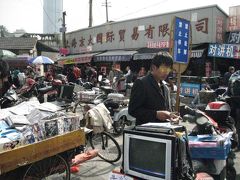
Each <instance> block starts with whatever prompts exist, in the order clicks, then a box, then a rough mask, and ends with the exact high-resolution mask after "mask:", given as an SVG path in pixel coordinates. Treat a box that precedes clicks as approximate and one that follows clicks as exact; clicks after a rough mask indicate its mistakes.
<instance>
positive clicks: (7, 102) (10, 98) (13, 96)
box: [0, 87, 19, 109]
mask: <svg viewBox="0 0 240 180" xmlns="http://www.w3.org/2000/svg"><path fill="white" fill-rule="evenodd" d="M18 99H19V98H18V95H17V93H16V91H15V90H14V88H13V87H10V89H8V91H7V92H6V93H5V94H4V95H3V97H2V98H1V99H0V106H1V109H3V108H8V107H11V106H14V104H15V103H16V102H17V101H18Z"/></svg>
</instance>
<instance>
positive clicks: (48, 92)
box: [37, 79, 62, 103]
mask: <svg viewBox="0 0 240 180" xmlns="http://www.w3.org/2000/svg"><path fill="white" fill-rule="evenodd" d="M60 85H62V81H61V80H58V79H54V80H53V81H52V82H51V84H50V85H48V86H46V87H44V88H40V89H38V96H37V98H38V100H39V102H40V103H43V102H44V101H47V102H52V101H56V100H57V97H58V94H59V92H58V91H59V87H60ZM44 98H45V99H44Z"/></svg>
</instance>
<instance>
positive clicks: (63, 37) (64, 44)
mask: <svg viewBox="0 0 240 180" xmlns="http://www.w3.org/2000/svg"><path fill="white" fill-rule="evenodd" d="M66 15H67V14H66V11H64V12H63V23H62V43H63V47H64V48H66V47H67V46H66V34H65V32H66V24H65V16H66Z"/></svg>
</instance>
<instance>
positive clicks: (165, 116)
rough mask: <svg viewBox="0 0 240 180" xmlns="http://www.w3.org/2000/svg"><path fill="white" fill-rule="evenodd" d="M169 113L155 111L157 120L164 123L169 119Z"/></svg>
mask: <svg viewBox="0 0 240 180" xmlns="http://www.w3.org/2000/svg"><path fill="white" fill-rule="evenodd" d="M170 115H171V113H170V112H169V111H157V119H159V120H162V121H165V120H167V119H170V118H171V116H170Z"/></svg>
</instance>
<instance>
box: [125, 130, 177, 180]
mask: <svg viewBox="0 0 240 180" xmlns="http://www.w3.org/2000/svg"><path fill="white" fill-rule="evenodd" d="M174 146H175V137H173V136H170V135H163V134H160V133H158V134H157V133H149V132H147V133H146V132H139V131H138V132H137V131H134V130H132V131H131V130H127V131H125V132H124V142H123V171H124V173H126V174H128V175H132V176H134V177H138V178H142V179H151V180H155V179H157V180H165V179H173V177H174V174H173V171H172V169H173V168H174V167H175V163H174V162H175V159H174V154H175V153H174V148H173V147H174Z"/></svg>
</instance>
